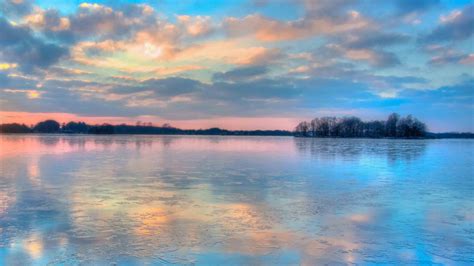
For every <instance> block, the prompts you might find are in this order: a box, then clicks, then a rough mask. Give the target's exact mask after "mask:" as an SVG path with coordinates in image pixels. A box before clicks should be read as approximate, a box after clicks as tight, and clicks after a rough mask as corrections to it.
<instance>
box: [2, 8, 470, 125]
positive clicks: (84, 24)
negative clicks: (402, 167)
mask: <svg viewBox="0 0 474 266" xmlns="http://www.w3.org/2000/svg"><path fill="white" fill-rule="evenodd" d="M473 67H474V2H473V1H454V0H452V1H442V0H417V1H412V0H386V1H375V0H373V1H369V0H365V1H364V0H361V1H357V0H273V1H271V0H222V1H210V0H209V1H198V0H182V1H172V0H154V1H133V0H130V1H126V0H120V1H111V0H107V1H97V2H82V1H75V0H74V1H57V0H38V1H32V0H0V122H1V123H11V122H20V123H26V124H33V123H36V122H38V121H41V120H44V119H56V120H58V121H60V122H67V121H71V120H74V121H78V120H81V121H86V122H89V123H112V124H118V123H132V124H135V123H136V122H138V121H141V122H152V123H153V124H156V125H160V124H163V123H169V124H171V125H173V126H176V127H181V128H209V127H221V128H227V129H288V130H291V129H293V128H294V126H295V125H296V124H297V123H298V122H299V121H301V120H309V119H312V118H314V117H321V116H358V117H360V118H362V119H363V120H374V119H385V118H386V117H387V116H388V115H389V114H390V113H392V112H397V113H399V114H401V115H408V114H412V115H414V116H415V117H417V118H418V119H420V120H421V121H424V122H425V123H426V124H427V125H428V129H429V130H430V131H433V132H441V131H471V132H473V131H474V86H473V85H474V71H473Z"/></svg>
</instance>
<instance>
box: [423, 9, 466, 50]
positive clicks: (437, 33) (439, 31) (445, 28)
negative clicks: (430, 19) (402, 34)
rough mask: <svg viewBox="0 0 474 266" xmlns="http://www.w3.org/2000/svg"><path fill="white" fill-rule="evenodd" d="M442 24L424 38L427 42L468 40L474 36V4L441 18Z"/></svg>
mask: <svg viewBox="0 0 474 266" xmlns="http://www.w3.org/2000/svg"><path fill="white" fill-rule="evenodd" d="M440 20H441V22H440V24H439V25H438V26H437V27H436V28H435V29H434V30H433V31H432V32H431V33H429V34H428V35H426V36H424V37H423V40H425V41H427V42H437V41H460V40H466V39H468V38H469V37H471V36H472V35H473V34H474V27H473V25H474V4H470V5H467V6H466V7H464V9H462V10H454V11H452V12H451V13H450V14H449V15H447V16H441V18H440Z"/></svg>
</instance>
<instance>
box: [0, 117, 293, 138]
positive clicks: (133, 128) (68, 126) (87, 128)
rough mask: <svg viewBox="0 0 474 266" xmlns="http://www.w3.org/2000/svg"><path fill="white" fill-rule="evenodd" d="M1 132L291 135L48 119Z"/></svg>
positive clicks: (0, 130)
mask: <svg viewBox="0 0 474 266" xmlns="http://www.w3.org/2000/svg"><path fill="white" fill-rule="evenodd" d="M0 133H63V134H150V135H151V134H155V135H239V136H291V135H293V132H291V131H286V130H226V129H220V128H209V129H179V128H176V127H173V126H171V125H169V124H164V125H162V126H153V125H152V124H151V123H141V122H137V124H136V125H126V124H121V125H110V124H102V125H89V124H86V123H84V122H69V123H64V124H62V125H60V124H59V123H58V122H57V121H54V120H46V121H42V122H39V123H37V124H36V125H32V126H27V125H24V124H18V123H11V124H0Z"/></svg>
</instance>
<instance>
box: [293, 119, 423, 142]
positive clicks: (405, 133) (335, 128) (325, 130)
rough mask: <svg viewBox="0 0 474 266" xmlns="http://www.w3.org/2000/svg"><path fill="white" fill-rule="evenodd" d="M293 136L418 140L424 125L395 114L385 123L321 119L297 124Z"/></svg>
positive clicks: (416, 120)
mask: <svg viewBox="0 0 474 266" xmlns="http://www.w3.org/2000/svg"><path fill="white" fill-rule="evenodd" d="M294 134H295V136H297V137H342V138H355V137H363V138H383V137H388V138H418V137H424V136H426V125H425V124H424V123H422V122H420V121H419V120H418V119H416V118H414V117H412V116H411V115H409V116H407V117H403V118H400V115H398V114H396V113H393V114H391V115H390V116H389V117H388V119H387V121H370V122H363V121H362V120H361V119H360V118H358V117H354V116H351V117H343V118H336V117H322V118H315V119H313V120H312V121H311V122H309V123H308V122H306V121H303V122H301V123H299V124H298V125H297V126H296V128H295V131H294Z"/></svg>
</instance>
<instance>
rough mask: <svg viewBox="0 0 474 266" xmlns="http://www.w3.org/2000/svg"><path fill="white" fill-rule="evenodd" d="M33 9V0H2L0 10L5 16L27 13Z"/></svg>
mask: <svg viewBox="0 0 474 266" xmlns="http://www.w3.org/2000/svg"><path fill="white" fill-rule="evenodd" d="M32 9H33V1H30V0H2V1H1V2H0V11H1V12H2V13H3V14H5V15H7V16H12V17H16V16H23V15H26V14H29V13H30V12H31V10H32Z"/></svg>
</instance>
